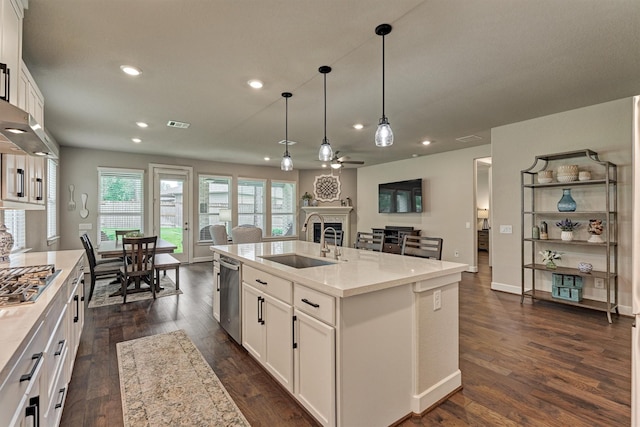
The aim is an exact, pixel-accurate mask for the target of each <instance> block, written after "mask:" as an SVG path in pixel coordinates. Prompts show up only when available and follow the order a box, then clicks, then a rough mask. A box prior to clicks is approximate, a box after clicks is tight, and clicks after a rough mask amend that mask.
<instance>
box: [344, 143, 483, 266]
mask: <svg viewBox="0 0 640 427" xmlns="http://www.w3.org/2000/svg"><path fill="white" fill-rule="evenodd" d="M490 154H491V146H490V145H482V146H479V147H473V148H466V149H461V150H455V151H449V152H446V153H439V154H433V155H430V156H423V157H417V158H413V159H408V160H400V161H397V162H392V163H385V164H382V165H375V166H367V167H362V168H359V169H358V184H357V185H358V209H357V213H356V214H357V223H358V230H359V231H369V232H370V231H371V228H372V227H384V226H387V225H396V226H413V227H414V228H416V229H420V230H422V232H421V234H422V235H423V236H433V237H442V238H443V239H444V242H443V247H442V259H444V260H447V261H455V262H460V263H464V264H469V265H470V266H474V263H475V258H474V253H473V250H474V242H475V238H476V235H475V229H474V227H473V224H474V222H475V221H476V215H477V210H476V206H475V196H474V192H475V188H474V185H475V184H474V182H475V177H474V174H475V171H474V170H475V169H474V159H476V158H480V157H488V156H489V155H490ZM414 178H422V179H423V181H422V185H423V200H424V210H425V211H424V212H423V213H415V214H381V213H378V184H380V183H382V182H392V181H402V180H406V179H414ZM467 223H468V224H469V228H466V225H467ZM456 250H457V251H458V252H459V255H460V256H459V257H454V252H455V251H456Z"/></svg>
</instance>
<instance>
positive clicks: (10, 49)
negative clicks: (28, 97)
mask: <svg viewBox="0 0 640 427" xmlns="http://www.w3.org/2000/svg"><path fill="white" fill-rule="evenodd" d="M0 8H1V9H2V10H1V11H0V16H1V17H2V22H1V24H2V25H1V26H0V62H2V63H4V64H7V66H8V67H9V71H10V73H11V79H10V88H9V101H10V102H11V103H12V104H13V105H18V96H17V95H18V81H19V79H20V59H21V58H22V17H23V10H22V7H21V6H20V5H18V3H17V2H13V1H11V0H0ZM2 84H4V82H2ZM2 92H4V88H2Z"/></svg>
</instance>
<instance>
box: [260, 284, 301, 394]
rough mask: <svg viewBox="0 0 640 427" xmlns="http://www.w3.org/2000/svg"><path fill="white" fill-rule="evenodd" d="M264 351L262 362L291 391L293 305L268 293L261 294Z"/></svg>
mask: <svg viewBox="0 0 640 427" xmlns="http://www.w3.org/2000/svg"><path fill="white" fill-rule="evenodd" d="M262 298H263V299H264V304H263V311H262V315H263V319H264V333H265V351H264V355H263V356H264V360H263V361H262V363H263V364H264V365H265V366H266V368H267V370H268V371H269V372H271V374H272V375H273V376H274V377H276V379H277V380H278V381H280V383H281V384H282V385H283V386H284V387H285V388H286V389H287V390H288V391H290V392H293V348H292V347H293V342H292V341H293V340H292V337H293V322H292V319H293V307H291V306H290V305H289V304H285V303H284V302H282V301H280V300H277V299H275V298H273V297H271V296H269V295H265V294H263V295H262Z"/></svg>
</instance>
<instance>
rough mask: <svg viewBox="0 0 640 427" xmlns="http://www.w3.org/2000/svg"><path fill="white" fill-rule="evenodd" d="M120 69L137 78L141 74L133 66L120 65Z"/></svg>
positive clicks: (138, 69)
mask: <svg viewBox="0 0 640 427" xmlns="http://www.w3.org/2000/svg"><path fill="white" fill-rule="evenodd" d="M120 69H121V70H122V71H123V72H124V73H125V74H128V75H130V76H139V75H140V74H142V71H141V70H140V68H138V67H134V66H133V65H121V66H120Z"/></svg>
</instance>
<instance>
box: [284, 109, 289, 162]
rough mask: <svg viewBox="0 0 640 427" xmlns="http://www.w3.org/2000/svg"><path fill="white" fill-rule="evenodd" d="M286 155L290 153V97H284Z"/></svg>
mask: <svg viewBox="0 0 640 427" xmlns="http://www.w3.org/2000/svg"><path fill="white" fill-rule="evenodd" d="M284 105H285V107H284V110H285V115H284V155H285V156H288V155H289V97H286V98H284Z"/></svg>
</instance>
